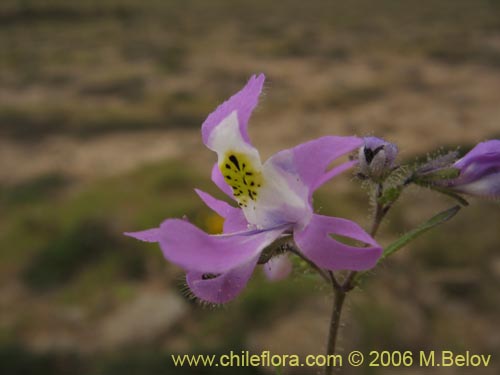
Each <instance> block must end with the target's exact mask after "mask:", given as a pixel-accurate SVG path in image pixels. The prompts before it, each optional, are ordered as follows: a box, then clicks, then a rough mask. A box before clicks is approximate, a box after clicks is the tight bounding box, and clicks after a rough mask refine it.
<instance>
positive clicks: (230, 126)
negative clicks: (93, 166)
mask: <svg viewBox="0 0 500 375" xmlns="http://www.w3.org/2000/svg"><path fill="white" fill-rule="evenodd" d="M263 84H264V75H263V74H261V75H258V76H253V77H252V78H251V79H250V80H249V82H248V83H247V85H246V86H245V87H244V88H243V89H242V90H241V91H239V92H238V93H237V94H235V95H234V96H232V97H231V98H230V99H229V100H228V101H226V102H225V103H223V104H222V105H220V106H219V107H218V108H217V109H216V110H215V112H213V113H212V114H211V115H210V116H208V118H207V119H206V120H205V122H204V123H203V125H202V138H203V143H204V144H205V145H206V146H207V147H208V148H209V149H211V150H213V151H215V152H216V153H217V156H218V162H217V163H216V164H215V165H214V168H213V169H212V180H213V181H214V183H215V184H216V185H217V186H218V187H219V188H220V189H221V190H222V191H223V192H224V193H226V194H227V195H228V196H229V197H230V198H231V199H234V201H235V202H236V203H237V205H238V206H239V207H234V206H232V205H230V204H228V203H226V202H224V201H220V200H218V199H216V198H214V197H212V196H211V195H209V194H207V193H205V192H202V191H200V190H196V192H197V194H198V195H199V197H200V198H201V199H202V200H203V201H204V202H205V204H207V206H208V207H210V208H211V209H212V210H214V211H215V212H216V213H218V214H219V215H221V216H222V217H223V218H224V219H225V222H224V230H223V234H220V235H209V234H207V233H205V232H203V231H201V230H200V229H198V228H197V227H195V226H194V225H192V224H191V223H189V222H187V221H185V220H179V219H167V220H165V221H164V222H163V223H162V224H161V225H160V227H159V228H154V229H149V230H145V231H141V232H134V233H125V234H126V235H128V236H131V237H134V238H137V239H139V240H142V241H148V242H158V243H159V244H160V248H161V249H162V251H163V254H164V256H165V258H166V259H167V260H169V261H170V262H172V263H175V264H177V265H179V266H180V267H182V268H184V269H185V270H186V271H187V276H186V279H187V283H188V285H189V288H190V289H191V291H192V292H193V293H194V294H195V295H196V296H197V297H198V298H200V299H201V300H204V301H209V302H213V303H224V302H227V301H228V300H230V299H232V298H234V297H235V296H236V295H237V294H238V293H239V292H240V291H241V290H242V289H243V288H244V286H245V285H246V284H247V282H248V280H249V278H250V276H251V275H252V273H253V270H254V268H255V267H256V265H257V262H258V261H259V258H260V255H261V252H262V251H263V250H264V249H265V248H266V247H267V246H268V245H270V244H271V243H273V242H274V241H275V240H277V239H279V238H281V237H283V236H290V235H293V238H294V240H295V243H296V244H297V246H298V247H299V248H300V251H301V252H302V253H303V254H304V256H306V257H307V258H309V259H310V260H311V261H312V262H314V263H315V264H316V265H318V266H319V267H322V268H325V269H329V270H339V269H349V270H364V269H368V268H371V267H373V266H374V265H375V264H376V262H377V260H378V258H379V257H380V255H381V252H382V249H381V248H380V246H379V245H378V244H377V243H376V242H375V240H374V239H373V238H372V237H370V236H369V235H368V234H367V233H366V232H365V231H364V230H363V229H362V228H361V227H360V226H359V225H358V224H356V223H354V222H352V221H349V220H346V219H341V218H336V217H329V216H323V215H318V214H315V213H314V212H313V208H312V194H313V192H314V191H315V190H316V189H317V188H318V187H320V186H321V185H322V184H324V183H325V182H327V181H328V180H330V179H331V178H332V177H334V176H336V175H337V174H339V173H341V172H342V171H345V170H347V169H348V168H350V167H351V166H353V165H354V164H355V162H353V161H350V162H346V163H344V164H342V165H340V166H337V167H335V168H333V169H331V170H328V171H327V167H328V165H329V164H330V163H331V162H332V161H333V160H335V159H337V158H338V157H340V156H342V155H345V154H347V153H349V152H351V151H353V150H355V149H357V148H359V147H360V146H361V145H362V143H363V140H362V139H360V138H357V137H335V136H327V137H322V138H318V139H316V140H313V141H310V142H307V143H304V144H301V145H299V146H297V147H294V148H291V149H288V150H283V151H281V152H278V153H277V154H275V155H274V156H272V157H271V158H269V159H268V160H267V161H266V162H265V163H262V162H261V159H260V156H259V152H258V151H257V150H256V149H255V148H254V147H253V146H252V144H251V143H250V140H249V137H248V134H247V123H248V120H249V117H250V114H251V113H252V111H253V109H254V108H255V107H256V105H257V102H258V98H259V95H260V92H261V91H262V86H263ZM330 234H337V235H340V236H345V237H350V238H353V239H355V240H359V241H361V242H363V243H365V244H366V246H365V247H354V246H349V245H346V244H343V243H341V242H338V241H336V240H335V239H333V238H332V237H331V236H330ZM286 262H287V258H286V256H283V258H280V259H274V258H272V259H271V260H270V261H269V262H268V263H267V264H266V265H265V269H266V273H267V274H268V275H269V277H270V278H271V279H280V278H282V277H283V276H284V275H285V274H286V273H288V272H289V271H290V269H291V267H290V266H289V265H287V264H286ZM273 268H274V269H273Z"/></svg>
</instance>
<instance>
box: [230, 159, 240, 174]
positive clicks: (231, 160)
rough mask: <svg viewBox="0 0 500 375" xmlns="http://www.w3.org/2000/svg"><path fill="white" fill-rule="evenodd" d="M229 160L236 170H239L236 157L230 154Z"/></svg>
mask: <svg viewBox="0 0 500 375" xmlns="http://www.w3.org/2000/svg"><path fill="white" fill-rule="evenodd" d="M229 161H230V162H231V163H233V164H234V166H235V167H236V169H237V170H240V162H239V161H238V159H237V158H236V156H234V155H230V156H229Z"/></svg>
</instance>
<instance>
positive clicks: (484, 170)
mask: <svg viewBox="0 0 500 375" xmlns="http://www.w3.org/2000/svg"><path fill="white" fill-rule="evenodd" d="M453 166H454V167H455V168H457V169H458V170H459V171H460V174H459V176H458V177H457V178H455V179H452V180H449V181H447V182H446V187H448V188H451V189H453V190H455V191H458V192H461V193H465V194H470V195H475V196H478V197H485V198H499V197H500V140H490V141H486V142H481V143H479V144H478V145H476V146H475V147H474V148H473V149H472V150H471V151H470V152H468V153H467V154H466V155H465V156H464V157H463V158H461V159H460V160H457V161H456V162H455V163H454V164H453Z"/></svg>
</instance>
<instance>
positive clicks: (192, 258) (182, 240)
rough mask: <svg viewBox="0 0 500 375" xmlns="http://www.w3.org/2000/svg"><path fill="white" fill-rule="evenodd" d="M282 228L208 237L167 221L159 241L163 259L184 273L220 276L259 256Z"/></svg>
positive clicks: (188, 225)
mask: <svg viewBox="0 0 500 375" xmlns="http://www.w3.org/2000/svg"><path fill="white" fill-rule="evenodd" d="M285 229H286V228H285V227H279V228H273V229H270V230H266V231H262V230H261V231H258V230H253V231H245V232H239V233H233V234H227V235H226V234H223V235H209V234H207V233H205V232H203V231H202V230H201V229H199V228H197V227H195V226H194V225H192V224H191V223H189V222H187V221H184V220H178V219H168V220H165V221H164V222H163V223H162V224H161V226H160V241H159V242H160V247H161V249H162V251H163V255H164V256H165V258H166V259H167V260H169V261H170V262H172V263H174V264H177V265H179V266H181V267H182V268H184V269H186V270H190V271H199V272H204V273H206V272H208V273H223V272H226V271H228V270H230V269H232V268H235V267H238V266H240V265H242V264H244V263H246V262H248V261H249V260H250V259H252V258H254V257H255V256H257V255H258V254H260V252H261V251H262V249H264V248H265V247H266V246H268V245H269V244H271V243H272V242H273V241H274V240H275V239H276V238H277V237H278V236H279V235H280V234H281V233H282V232H283V231H284V230H285Z"/></svg>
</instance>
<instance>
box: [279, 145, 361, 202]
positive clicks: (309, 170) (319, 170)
mask: <svg viewBox="0 0 500 375" xmlns="http://www.w3.org/2000/svg"><path fill="white" fill-rule="evenodd" d="M362 144H363V139H361V138H358V137H337V136H326V137H321V138H318V139H315V140H312V141H309V142H306V143H302V144H300V145H298V146H296V147H294V148H291V149H289V150H284V151H281V152H279V153H277V154H275V155H274V156H273V157H272V158H271V159H274V158H279V159H284V158H291V162H288V163H286V165H287V168H288V169H292V168H293V171H294V173H296V174H297V175H298V176H299V178H300V180H301V181H302V183H303V184H304V185H305V186H307V187H308V188H309V194H310V195H311V194H312V193H313V192H314V190H316V189H317V188H318V187H319V186H320V185H321V184H323V183H325V182H326V181H327V178H326V177H325V174H326V175H327V176H329V178H331V177H333V176H334V175H335V174H328V172H326V168H327V167H328V165H329V164H330V163H331V162H332V161H334V160H335V159H337V158H339V157H341V156H342V155H345V154H347V153H349V152H351V151H353V150H355V149H356V148H358V147H360V146H361V145H362ZM281 164H283V165H285V163H283V161H282V162H281ZM330 172H331V171H330Z"/></svg>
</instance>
